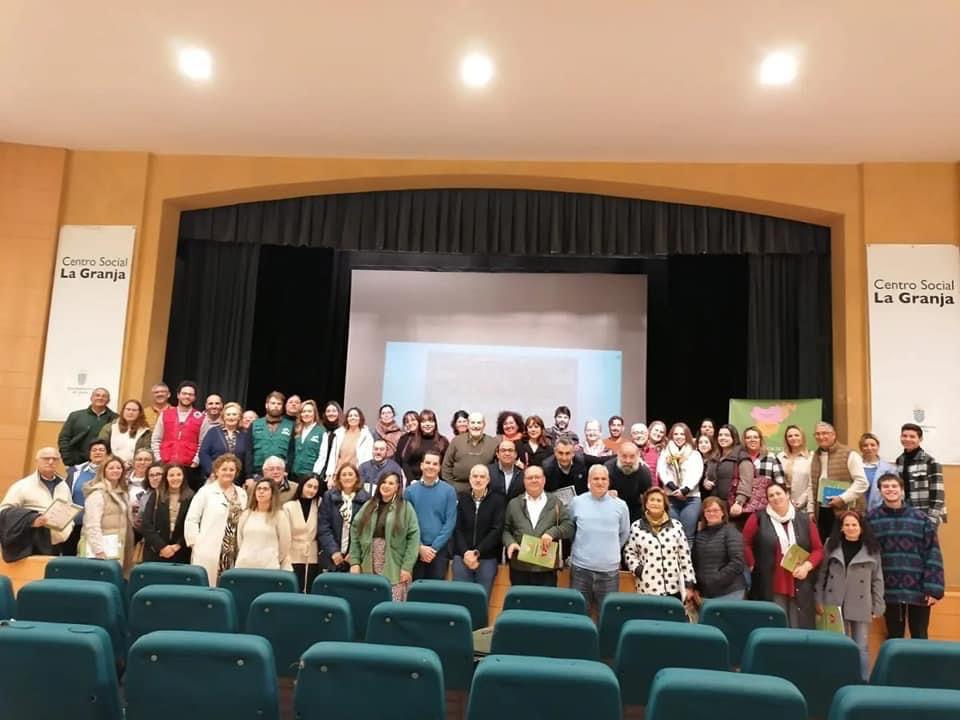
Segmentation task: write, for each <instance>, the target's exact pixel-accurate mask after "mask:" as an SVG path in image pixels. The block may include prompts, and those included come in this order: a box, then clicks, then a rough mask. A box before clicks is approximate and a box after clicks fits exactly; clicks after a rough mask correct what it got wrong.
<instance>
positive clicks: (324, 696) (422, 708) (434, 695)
mask: <svg viewBox="0 0 960 720" xmlns="http://www.w3.org/2000/svg"><path fill="white" fill-rule="evenodd" d="M294 706H295V710H296V717H298V718H323V720H358V719H359V718H377V720H411V718H416V720H445V718H446V702H445V697H444V689H443V668H442V666H441V665H440V658H439V657H437V654H436V653H435V652H434V651H433V650H427V649H426V648H416V647H400V646H391V645H373V644H370V643H340V642H321V643H317V644H315V645H314V646H313V647H311V648H310V649H309V650H307V651H306V652H305V653H304V654H303V659H302V660H301V663H300V673H299V675H297V684H296V690H295V695H294Z"/></svg>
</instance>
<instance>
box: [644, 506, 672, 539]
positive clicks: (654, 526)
mask: <svg viewBox="0 0 960 720" xmlns="http://www.w3.org/2000/svg"><path fill="white" fill-rule="evenodd" d="M643 516H644V517H645V518H646V519H647V524H648V525H649V526H650V531H651V532H652V533H653V534H654V535H657V534H659V533H660V529H661V528H662V527H663V526H664V525H666V524H667V523H668V522H670V513H668V512H667V511H666V510H664V511H663V513H662V514H661V515H660V517H659V518H655V517H653V516H652V515H651V514H650V513H648V512H644V513H643Z"/></svg>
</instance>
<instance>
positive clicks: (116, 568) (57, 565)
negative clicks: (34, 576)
mask: <svg viewBox="0 0 960 720" xmlns="http://www.w3.org/2000/svg"><path fill="white" fill-rule="evenodd" d="M43 577H45V578H47V579H48V580H99V581H101V582H108V583H111V584H113V585H116V586H117V590H119V591H120V596H121V597H122V598H123V602H124V606H126V602H127V598H128V597H129V596H128V595H127V581H126V580H124V579H123V568H122V567H120V563H118V562H117V561H116V560H98V559H97V558H81V557H70V556H67V555H64V556H62V557H55V558H51V559H50V561H49V562H48V563H47V565H46V567H45V568H44V569H43Z"/></svg>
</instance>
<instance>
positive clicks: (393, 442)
mask: <svg viewBox="0 0 960 720" xmlns="http://www.w3.org/2000/svg"><path fill="white" fill-rule="evenodd" d="M402 433H403V431H402V430H401V429H400V426H399V425H397V421H396V420H391V421H390V424H389V425H384V424H383V421H382V420H377V436H378V437H379V438H380V439H381V440H383V441H384V442H385V443H386V444H387V457H393V456H394V455H395V454H396V452H397V441H398V440H399V439H400V435H401V434H402Z"/></svg>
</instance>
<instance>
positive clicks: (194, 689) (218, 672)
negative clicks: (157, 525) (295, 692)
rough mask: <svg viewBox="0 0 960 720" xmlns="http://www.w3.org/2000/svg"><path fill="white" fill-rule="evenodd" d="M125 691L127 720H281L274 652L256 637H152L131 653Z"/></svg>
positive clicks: (176, 634) (137, 644)
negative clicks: (243, 719)
mask: <svg viewBox="0 0 960 720" xmlns="http://www.w3.org/2000/svg"><path fill="white" fill-rule="evenodd" d="M186 589H192V588H186ZM223 592H227V591H226V590H224V591H223ZM124 686H125V692H126V699H127V716H126V720H170V719H171V718H184V719H185V720H186V719H188V718H203V719H204V720H241V719H242V718H251V720H252V719H253V718H256V719H257V720H260V719H261V718H262V719H263V720H277V718H278V716H279V709H278V701H277V678H276V675H275V674H274V660H273V651H272V650H271V648H270V643H269V642H267V641H266V640H265V639H264V638H262V637H257V636H256V635H241V634H236V633H234V634H227V633H207V632H189V631H180V630H160V631H157V632H152V633H149V634H147V635H144V636H143V637H141V638H139V639H138V640H137V641H136V642H135V643H134V644H133V646H132V647H131V648H130V655H129V658H128V662H127V674H126V680H125V683H124Z"/></svg>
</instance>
